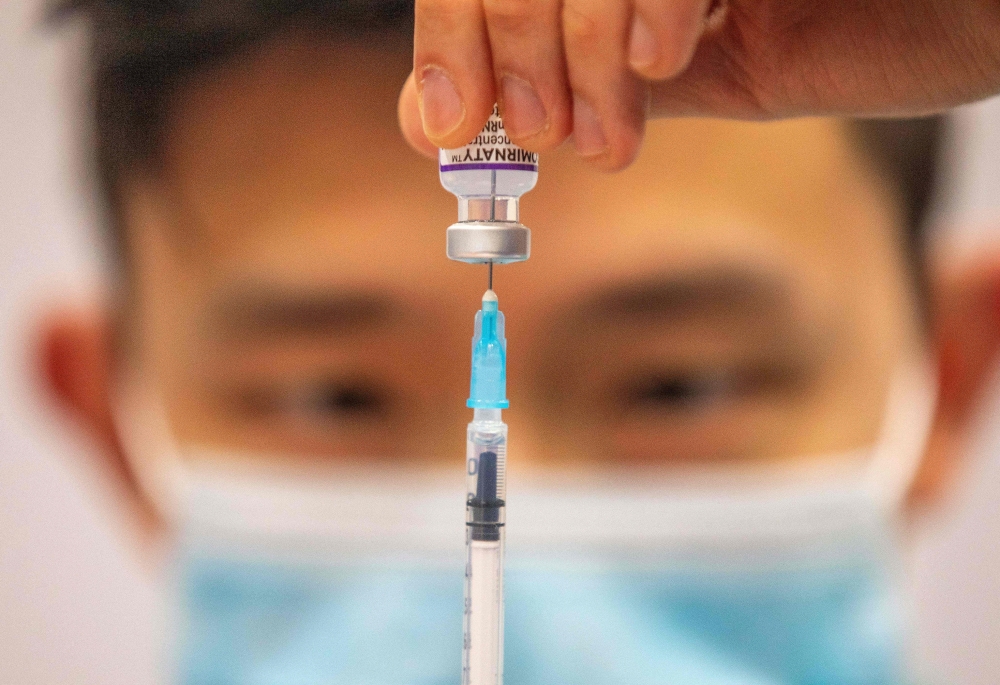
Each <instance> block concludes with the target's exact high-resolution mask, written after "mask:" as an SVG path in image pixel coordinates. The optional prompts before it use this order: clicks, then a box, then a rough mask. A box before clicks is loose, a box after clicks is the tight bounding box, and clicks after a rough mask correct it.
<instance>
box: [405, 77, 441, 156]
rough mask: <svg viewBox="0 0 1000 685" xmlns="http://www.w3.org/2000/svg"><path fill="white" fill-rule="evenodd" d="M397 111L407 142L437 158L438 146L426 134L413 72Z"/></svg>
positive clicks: (423, 152) (424, 153)
mask: <svg viewBox="0 0 1000 685" xmlns="http://www.w3.org/2000/svg"><path fill="white" fill-rule="evenodd" d="M397 113H398V115H399V128H400V130H401V131H402V132H403V138H405V139H406V142H407V143H409V144H410V146H411V147H412V148H413V149H414V150H416V151H417V152H419V153H420V154H422V155H425V156H427V157H430V158H431V159H437V155H438V149H437V147H436V146H435V145H434V144H433V143H432V142H431V141H429V140H428V139H427V136H426V135H424V125H423V121H422V119H421V118H420V107H419V105H418V104H417V84H416V82H415V81H414V80H413V73H412V72H411V73H410V76H409V78H407V79H406V83H404V84H403V90H402V92H400V94H399V105H398V107H397Z"/></svg>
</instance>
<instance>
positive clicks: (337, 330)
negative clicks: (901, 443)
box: [43, 36, 1000, 511]
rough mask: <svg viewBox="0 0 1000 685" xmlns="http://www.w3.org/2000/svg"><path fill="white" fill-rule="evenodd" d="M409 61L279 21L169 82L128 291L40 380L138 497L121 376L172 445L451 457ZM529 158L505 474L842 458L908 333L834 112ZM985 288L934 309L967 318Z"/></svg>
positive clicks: (875, 220) (424, 172)
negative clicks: (534, 162) (166, 113)
mask: <svg viewBox="0 0 1000 685" xmlns="http://www.w3.org/2000/svg"><path fill="white" fill-rule="evenodd" d="M358 64H365V65H375V66H369V67H366V68H365V69H363V70H362V69H358V68H357V66H356V65H358ZM408 68H409V55H408V54H403V53H400V54H392V53H385V52H381V53H375V52H372V51H370V50H367V49H365V48H360V47H354V46H350V45H336V44H331V43H329V42H328V41H325V40H322V39H320V40H317V39H314V38H309V37H303V36H299V37H290V38H288V39H282V40H278V41H275V42H274V43H272V44H270V45H269V46H267V47H265V48H263V49H261V50H259V51H257V52H256V53H254V54H253V55H251V56H248V57H247V58H245V59H242V60H239V61H237V62H234V63H231V64H228V65H222V66H219V67H217V68H214V69H212V70H210V71H207V72H205V73H203V74H200V75H198V76H197V77H195V78H194V79H192V80H191V81H190V82H188V83H187V84H186V85H185V86H184V87H183V88H182V89H181V90H179V91H178V93H177V95H176V101H175V102H176V106H175V107H174V109H173V111H172V114H171V116H170V118H169V120H168V122H167V124H168V125H167V131H168V136H167V138H166V140H165V156H164V162H163V165H162V167H161V169H160V170H159V171H157V172H155V173H149V174H146V175H137V176H136V177H135V178H134V179H133V182H132V183H131V184H130V185H129V187H128V189H127V196H128V198H129V199H128V204H127V217H128V222H129V223H128V226H129V229H130V236H131V240H132V259H133V262H132V271H131V274H132V278H133V280H132V281H131V286H130V287H131V288H132V298H131V302H132V303H133V306H132V307H131V308H130V309H129V310H115V309H107V310H105V311H104V312H103V313H95V312H94V311H88V312H83V313H80V314H76V315H72V314H67V315H63V316H60V317H56V318H54V319H53V320H52V321H51V322H50V324H49V325H48V327H47V329H46V334H45V337H44V338H43V340H44V343H45V344H44V348H43V350H44V353H43V358H44V360H45V369H46V375H47V378H48V379H49V384H50V386H51V387H53V388H54V389H55V390H56V393H57V395H58V396H59V397H60V398H61V399H62V400H63V402H64V403H65V404H66V405H67V406H69V407H71V408H72V409H73V410H74V412H75V414H76V415H77V416H79V417H81V418H82V419H83V420H84V422H85V425H86V426H88V428H89V429H90V431H91V433H92V434H94V435H96V436H97V437H98V438H99V440H100V443H101V444H102V445H104V446H105V454H106V456H108V457H109V458H110V460H109V463H111V464H113V469H112V471H111V472H112V473H113V474H115V476H116V478H118V479H119V481H120V482H121V483H123V484H124V485H125V486H126V487H125V489H126V490H127V491H128V492H130V493H132V495H131V496H132V498H133V501H135V502H138V503H140V506H143V505H142V503H143V502H144V501H145V499H144V497H143V494H142V492H141V491H140V490H139V489H138V487H137V485H136V483H135V481H134V479H133V478H132V476H131V474H130V469H129V458H128V455H127V454H125V452H124V451H123V449H122V447H121V440H120V439H119V436H118V435H117V431H116V427H115V424H114V422H113V421H112V415H113V404H114V399H115V397H120V391H121V389H122V384H123V382H124V380H125V379H135V378H138V379H140V382H141V383H142V384H143V385H144V386H145V389H147V390H150V391H152V392H153V393H155V394H156V395H157V396H158V397H159V398H160V399H162V402H163V405H164V408H165V410H166V412H167V416H168V419H169V426H170V429H171V431H172V433H173V435H174V437H175V438H176V439H177V440H178V441H179V442H180V443H181V444H184V445H201V446H210V447H217V448H225V449H227V450H234V451H239V452H244V453H250V454H257V455H272V456H271V457H269V458H274V459H279V460H280V459H307V460H310V461H319V462H331V463H353V464H360V465H363V466H365V467H366V468H367V467H372V466H375V465H377V464H379V463H385V462H389V461H391V462H393V463H400V462H403V463H409V464H414V465H421V467H432V466H436V465H438V466H442V467H445V468H447V467H448V465H451V464H454V463H455V462H454V460H455V458H456V455H458V454H461V450H462V436H463V435H464V425H465V423H466V421H468V411H467V410H466V409H465V407H464V402H465V398H466V397H467V393H468V364H469V347H468V345H469V338H470V336H471V333H472V317H473V314H474V312H475V310H476V308H477V307H478V302H479V299H480V297H481V295H482V292H483V290H484V289H485V287H486V270H485V268H482V269H480V268H475V267H471V266H468V265H464V264H456V263H451V262H449V261H448V260H447V259H446V258H445V256H444V254H443V252H444V249H443V237H444V236H443V232H444V228H445V227H446V226H447V225H448V224H449V223H450V222H451V221H453V220H454V216H455V200H454V198H453V197H451V196H449V195H448V194H447V193H446V192H445V191H443V190H442V189H441V187H440V185H439V183H438V180H437V176H436V173H435V167H434V165H433V164H432V163H430V162H428V161H426V160H424V159H422V158H421V157H420V156H419V155H416V154H414V153H413V152H412V150H410V149H409V148H408V146H407V145H406V143H405V142H404V141H402V140H401V139H400V138H399V136H398V132H397V129H396V119H395V116H394V111H393V103H394V102H395V100H396V94H397V92H398V91H397V87H398V83H399V82H400V81H401V80H402V79H403V78H404V77H405V74H406V72H407V70H408ZM376 150H377V151H378V153H379V154H372V152H373V151H376ZM542 164H543V170H542V178H541V182H540V183H539V186H538V188H537V189H536V190H534V191H532V193H531V194H530V195H528V196H526V197H525V199H524V203H523V218H524V220H525V221H526V222H527V223H528V224H529V225H530V226H531V227H532V228H533V229H534V231H535V251H534V254H533V256H532V258H531V260H530V261H529V262H527V263H526V264H522V265H514V266H509V267H502V268H498V269H497V271H496V282H495V288H496V290H497V292H498V293H499V296H500V304H501V307H502V309H503V310H504V311H505V313H506V315H507V317H508V339H509V346H510V357H509V359H510V368H509V395H510V399H511V403H512V407H513V408H514V410H512V411H511V412H509V415H508V418H509V422H510V426H511V436H512V437H511V444H510V454H511V468H512V470H513V469H519V470H522V471H531V470H535V471H543V470H547V469H551V468H560V469H562V470H564V472H566V471H565V470H566V469H577V470H583V469H591V468H592V469H635V468H638V467H648V466H650V465H657V466H660V467H664V468H669V467H671V466H672V465H676V464H691V463H720V462H725V463H733V464H747V463H763V462H773V461H780V460H789V459H797V458H808V457H809V456H810V455H813V454H818V453H828V452H836V451H840V450H847V449H851V448H856V447H861V446H865V445H868V444H870V443H871V442H872V441H873V440H874V439H875V437H876V435H877V434H878V430H879V427H880V424H881V420H882V411H883V408H884V404H885V398H886V393H887V388H888V385H889V382H890V378H891V377H892V374H893V372H894V370H895V369H897V368H898V365H899V364H900V363H902V362H903V361H904V360H906V359H909V358H912V357H914V356H917V355H921V354H925V353H928V350H929V349H932V348H933V347H934V345H933V343H932V342H931V340H930V339H929V338H928V337H927V330H926V329H924V328H922V327H921V325H920V323H919V317H918V313H917V312H918V307H917V301H916V299H915V296H914V291H913V287H912V280H911V276H910V274H909V272H908V271H907V268H906V266H905V254H904V252H903V250H902V248H901V247H900V244H899V237H898V236H899V234H900V228H899V226H900V219H899V216H898V211H897V209H896V205H895V203H894V202H893V201H892V198H891V196H890V195H889V194H888V193H887V192H886V191H885V189H884V188H883V187H882V185H881V184H880V183H879V182H878V180H877V179H876V178H875V177H874V176H873V175H872V174H871V173H870V172H869V170H868V167H867V165H866V163H865V160H864V157H863V156H862V155H861V154H860V153H859V152H858V151H857V150H856V149H855V148H854V147H853V145H852V143H851V142H850V141H849V139H848V137H847V136H846V135H845V133H844V130H843V128H842V126H841V124H839V123H838V122H836V121H832V120H823V119H811V120H801V121H796V122H791V123H777V124H766V125H763V124H747V123H733V122H720V121H707V120H677V121H670V122H660V123H657V124H655V125H653V126H651V127H650V132H649V139H648V143H647V145H646V147H645V149H644V151H643V154H642V155H641V156H640V157H639V159H638V160H637V162H636V164H634V165H633V166H632V167H631V168H630V169H629V170H627V171H626V172H624V173H622V174H618V175H615V176H610V177H609V176H606V175H603V174H601V173H599V172H597V171H596V170H594V169H593V168H592V167H591V166H589V165H587V164H586V163H585V162H583V161H581V160H579V159H578V158H577V157H576V156H575V155H574V154H572V153H571V152H570V151H568V150H563V151H560V152H557V153H555V154H550V155H546V156H545V157H544V158H543V162H542ZM983 273H986V274H993V273H994V272H993V271H988V270H984V271H983ZM997 280H998V282H1000V279H997ZM976 282H977V283H979V284H980V285H981V283H982V282H983V281H982V279H980V280H977V281H976ZM985 282H987V283H992V282H993V281H991V280H989V278H987V279H985ZM977 292H978V291H977ZM990 301H992V300H989V299H988V298H983V297H978V298H977V299H975V300H974V302H976V303H978V304H977V305H976V306H968V307H966V308H965V309H962V310H961V311H963V312H965V313H963V314H962V316H963V317H964V316H970V317H979V318H980V319H981V320H982V321H987V320H990V321H992V320H994V319H995V315H994V314H989V313H988V312H986V310H985V309H984V307H986V306H987V305H986V304H983V303H987V304H988V302H990ZM987 314H988V315H989V316H993V317H994V319H988V318H987ZM942 320H943V319H942ZM113 322H117V326H118V333H119V335H118V337H117V338H116V337H115V336H112V335H111V330H112V323H113ZM961 326H962V321H961V320H948V321H947V326H946V329H947V331H954V330H961ZM977 330H982V331H984V336H983V338H984V339H983V340H980V341H979V343H978V344H977V345H976V346H974V347H973V348H966V347H964V346H965V345H966V339H965V338H962V337H961V336H959V337H958V338H957V339H956V340H955V346H954V347H953V351H954V350H955V349H957V350H958V352H957V353H956V354H957V358H959V359H966V357H969V358H973V357H975V358H977V359H980V361H981V362H982V363H980V362H976V363H973V364H966V365H965V366H962V367H961V368H959V369H958V370H957V371H955V375H954V377H953V378H951V379H950V380H949V381H948V382H949V383H950V384H951V385H950V386H949V387H952V386H953V387H955V388H957V390H954V391H953V392H951V394H947V393H946V394H945V395H943V397H948V398H949V399H948V402H947V403H946V404H944V405H942V407H941V408H940V415H939V419H938V424H937V425H936V428H935V432H934V435H933V436H932V443H931V448H930V450H929V452H928V458H927V467H926V469H925V471H926V472H927V473H928V474H933V479H934V480H933V482H938V478H939V475H940V473H941V469H940V464H941V463H943V462H947V460H948V458H949V456H950V455H952V454H953V453H954V451H955V449H956V444H957V442H958V437H957V436H959V435H960V433H961V426H962V425H963V422H964V420H965V416H967V414H968V413H969V407H971V406H973V404H974V403H973V402H972V401H971V400H970V399H969V398H971V397H973V395H974V394H975V391H976V389H977V388H978V387H979V385H980V381H981V378H982V377H984V375H985V371H984V370H983V369H986V368H988V367H989V364H988V362H987V361H982V360H991V359H992V355H993V352H994V351H995V349H996V345H993V344H992V343H991V342H990V341H992V340H993V338H991V337H990V335H989V332H990V331H994V330H1000V326H997V327H990V326H980V328H979V329H977ZM994 337H995V336H994ZM115 340H117V341H118V342H119V343H121V342H123V341H124V343H126V344H117V345H116V344H114V343H115ZM984 350H985V351H984ZM977 355H978V356H977ZM967 361H968V360H967ZM922 484H924V481H921V483H918V485H917V487H918V489H919V488H920V487H921V486H922ZM146 510H147V511H148V507H147V509H146Z"/></svg>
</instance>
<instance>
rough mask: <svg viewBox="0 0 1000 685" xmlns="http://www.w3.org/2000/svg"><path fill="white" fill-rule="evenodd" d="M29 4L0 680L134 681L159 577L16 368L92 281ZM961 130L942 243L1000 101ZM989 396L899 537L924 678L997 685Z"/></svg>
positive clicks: (14, 66)
mask: <svg viewBox="0 0 1000 685" xmlns="http://www.w3.org/2000/svg"><path fill="white" fill-rule="evenodd" d="M39 13H40V9H39V6H38V5H37V4H36V2H31V1H28V0H3V2H0V683H3V684H4V685H8V684H9V685H42V684H46V685H51V684H55V683H80V684H87V685H91V684H92V685H126V684H127V685H148V684H150V683H154V682H156V680H157V674H158V673H160V672H161V671H162V669H161V668H160V666H163V665H164V664H162V663H161V659H162V656H161V653H160V649H159V647H158V645H159V643H160V642H161V640H162V637H163V635H162V631H163V627H164V624H165V622H164V619H163V612H164V610H165V607H166V606H167V604H166V601H165V599H164V594H165V593H164V592H163V590H162V588H161V587H160V583H159V582H157V579H156V578H155V577H154V576H153V575H152V574H151V572H150V570H149V568H147V567H145V566H144V565H143V564H142V563H141V560H140V559H139V557H138V556H137V555H136V554H135V553H134V552H133V550H132V546H131V541H130V539H129V538H128V536H127V535H125V534H123V533H122V531H121V530H119V529H118V528H117V527H116V524H115V520H114V519H115V510H114V508H113V507H112V506H111V505H110V504H109V502H108V501H107V500H106V498H105V497H102V495H101V489H100V480H99V479H98V478H97V476H96V474H95V472H94V471H93V470H92V468H91V467H89V466H88V460H87V457H88V454H87V447H86V444H85V443H82V442H81V441H80V440H79V438H80V435H78V434H77V433H75V432H74V431H73V430H72V429H71V428H68V427H66V426H65V425H64V424H63V423H62V422H60V421H59V420H58V418H57V417H56V416H54V415H53V414H52V412H51V411H50V410H49V409H48V408H47V407H46V404H45V402H44V397H42V396H41V394H40V392H39V391H38V390H37V384H36V383H34V381H33V379H32V377H31V374H32V366H31V363H32V358H31V349H32V348H31V340H32V336H33V335H34V331H35V329H34V328H33V326H34V325H36V321H37V317H38V314H39V312H41V311H44V309H45V308H46V306H48V305H50V304H51V303H53V302H58V301H62V300H65V299H66V298H67V297H69V298H75V299H78V300H85V299H86V298H87V297H89V296H92V295H93V294H94V293H97V292H98V288H97V284H98V283H99V278H98V274H99V270H98V265H99V261H100V260H99V258H98V254H97V253H96V251H95V248H94V247H93V245H94V244H95V243H96V241H95V236H94V235H92V233H91V230H90V229H89V228H88V227H90V226H92V225H93V221H92V216H91V212H89V211H88V208H87V204H86V203H85V202H84V201H83V199H82V198H84V197H86V193H85V192H83V191H82V188H83V184H81V183H78V176H82V174H78V173H77V172H79V170H80V168H81V166H82V165H81V163H80V161H79V160H78V159H77V157H76V155H75V153H74V145H75V142H74V141H75V138H76V134H77V133H78V131H76V130H75V129H74V124H73V123H72V122H74V121H76V119H77V118H76V117H75V116H74V113H75V112H76V111H78V104H77V102H78V98H79V96H80V95H81V92H82V84H81V77H80V76H79V74H78V72H77V70H76V66H77V64H78V63H79V61H80V59H81V51H80V49H79V45H78V43H79V40H78V36H76V35H75V34H74V32H72V31H69V32H66V31H61V32H59V33H58V35H54V34H53V32H51V31H48V32H46V31H44V30H42V29H40V28H39V26H38V25H39ZM959 132H960V136H959V140H960V144H959V145H958V146H957V153H956V155H955V174H954V186H955V188H957V191H956V192H953V193H952V194H951V197H950V201H949V203H948V209H947V211H946V212H945V213H944V217H943V219H942V221H943V222H944V223H946V224H948V225H950V226H958V227H960V230H954V229H952V230H951V231H949V232H948V233H947V234H946V236H945V239H946V241H947V242H948V243H949V244H950V245H957V246H960V247H961V248H962V249H963V250H975V249H976V246H977V245H982V244H983V243H992V242H994V241H995V239H996V238H997V236H998V235H1000V230H996V228H1000V199H998V198H1000V102H993V103H988V104H987V105H985V106H978V107H974V108H967V109H966V110H965V111H964V112H963V113H962V115H961V118H960V127H959ZM995 227H996V228H995ZM992 396H993V397H994V399H993V401H991V402H990V403H989V406H987V407H985V408H984V410H983V412H982V417H981V420H980V425H981V428H980V430H979V431H978V435H977V439H976V440H975V443H974V445H973V448H972V450H971V454H970V455H969V456H968V463H967V464H965V469H964V471H963V476H962V478H961V481H960V482H959V483H958V485H957V486H956V488H955V490H954V492H953V493H951V498H950V503H949V504H948V505H947V506H946V507H944V508H943V510H942V511H940V512H938V515H937V516H936V517H935V518H934V519H933V521H927V522H925V523H924V524H923V525H922V526H921V527H920V530H919V531H918V534H917V540H916V544H915V545H914V552H913V558H912V577H913V578H912V583H913V592H914V597H915V600H916V611H917V627H918V636H917V643H916V649H915V652H916V653H915V663H916V664H917V665H918V668H919V670H920V672H921V673H922V674H924V675H925V678H924V680H926V682H932V683H946V684H949V685H950V684H953V683H954V684H960V685H995V684H996V683H1000V495H998V494H997V493H998V492H1000V428H995V427H993V425H995V424H996V423H997V422H996V421H995V420H991V419H992V418H993V417H996V416H998V415H1000V392H993V393H992ZM105 494H106V493H105Z"/></svg>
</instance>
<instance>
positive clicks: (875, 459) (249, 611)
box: [122, 370, 934, 685]
mask: <svg viewBox="0 0 1000 685" xmlns="http://www.w3.org/2000/svg"><path fill="white" fill-rule="evenodd" d="M928 375H929V374H927V373H924V372H921V371H913V370H907V371H904V372H903V373H900V374H898V378H897V381H896V382H895V383H894V386H893V390H892V392H891V393H890V400H889V406H888V408H887V418H886V421H885V425H884V429H883V431H882V437H881V438H880V440H879V441H878V442H877V444H876V445H875V447H873V448H872V449H869V450H863V451H859V452H857V453H852V454H841V455H831V456H828V457H818V456H814V457H809V458H805V459H800V460H795V461H787V460H786V461H782V462H781V463H782V464H783V465H780V466H773V467H757V468H753V469H747V470H740V471H736V470H734V469H718V470H707V469H698V470H691V471H686V472H680V471H678V470H676V469H674V470H670V471H664V472H661V473H655V474H650V473H634V472H633V473H618V474H615V477H614V478H613V479H609V478H608V474H603V475H597V476H595V477H594V479H593V480H589V481H588V479H586V478H582V477H581V478H577V479H574V481H573V484H572V485H566V484H565V483H562V482H560V481H559V480H558V479H553V480H550V481H545V480H539V479H527V478H524V479H522V480H521V482H519V481H518V478H517V474H516V473H515V472H512V473H511V474H510V484H509V498H508V537H507V545H508V559H507V575H506V581H505V588H506V600H507V601H506V645H505V646H506V657H505V678H506V681H507V682H508V683H510V684H512V685H535V684H538V685H561V684H563V683H565V684H566V685H569V684H571V683H572V684H573V685H588V684H593V685H604V684H608V685H610V684H612V683H614V684H615V685H618V684H620V683H630V684H631V685H644V684H645V683H649V684H650V685H652V684H654V683H656V684H657V685H663V684H665V683H669V684H670V685H689V684H690V685H764V684H768V685H778V684H783V685H785V684H787V685H898V684H899V683H902V682H905V678H904V670H903V665H904V652H905V630H904V626H905V621H904V613H905V612H904V611H903V606H904V602H903V600H902V597H901V596H900V592H899V589H900V587H899V582H898V581H899V573H898V571H899V569H898V568H897V561H898V554H897V535H896V531H895V526H896V518H897V513H898V508H899V505H900V501H901V499H902V497H903V495H904V493H905V491H906V489H907V486H908V484H909V483H910V481H911V480H912V476H913V473H914V470H915V468H916V466H917V464H918V462H919V459H920V456H921V455H922V452H923V447H924V443H925V439H926V435H927V431H928V428H929V425H930V420H931V415H932V410H933V398H934V392H933V386H932V384H931V383H930V382H928ZM123 406H126V405H123ZM127 406H129V407H130V409H129V411H128V415H127V416H126V417H125V420H123V421H122V428H123V432H124V434H125V436H126V441H127V443H128V444H130V445H131V446H132V447H133V449H132V450H131V453H132V458H133V461H134V463H135V464H136V467H137V471H138V472H139V473H140V475H141V476H142V480H143V481H144V483H145V486H146V487H147V489H148V491H149V493H150V495H151V496H152V497H154V499H155V500H156V501H157V502H158V503H159V506H161V507H162V509H163V510H164V513H165V515H167V516H168V517H169V518H171V519H172V520H173V521H174V522H175V524H176V526H177V530H178V545H177V555H176V571H177V572H176V579H177V590H178V593H179V597H180V599H181V612H180V615H181V621H180V626H179V628H180V630H179V637H180V645H179V650H180V655H179V658H178V661H177V670H176V672H175V674H174V675H175V680H176V681H177V682H180V683H184V684H185V685H230V684H232V685H236V684H239V685H320V684H324V685H326V684H328V683H345V684H354V683H365V684H369V683H370V684H373V685H383V684H384V685H397V684H398V685H404V684H405V685H422V684H427V685H431V684H433V685H438V684H454V685H458V683H459V681H460V664H461V640H462V601H463V600H462V581H463V577H462V573H463V564H464V556H463V541H464V537H463V530H462V526H463V522H464V518H463V505H464V502H463V501H462V496H461V493H462V492H463V490H462V475H463V474H462V473H461V470H460V469H458V470H456V471H457V473H455V474H450V473H449V474H444V473H437V474H436V473H426V472H420V473H414V472H394V473H385V472H382V473H380V474H378V476H377V477H373V476H372V475H371V474H360V473H356V472H353V473H352V472H343V471H341V472H336V473H333V472H329V471H324V472H319V471H311V472H307V471H305V470H304V469H299V470H296V471H295V472H292V471H291V470H290V469H288V468H284V469H280V470H271V469H266V468H263V467H255V468H251V467H248V466H246V464H249V463H254V464H262V463H268V462H267V460H262V459H260V458H259V457H258V458H254V459H247V458H242V457H240V456H238V455H220V454H213V453H209V452H207V451H205V450H183V451H182V450H178V449H176V448H175V447H172V446H169V444H170V443H169V441H168V440H166V439H165V438H164V436H165V435H167V432H166V431H165V430H164V429H163V426H162V418H161V416H162V415H161V414H160V413H159V412H156V411H150V407H151V406H152V403H148V402H141V401H135V400H134V399H133V401H132V402H130V403H128V405H127ZM136 408H144V410H142V411H136ZM283 463H288V462H287V460H284V462H283ZM234 464H244V466H242V467H240V468H238V469H237V468H234V466H233V465H234ZM609 483H611V484H609Z"/></svg>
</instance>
